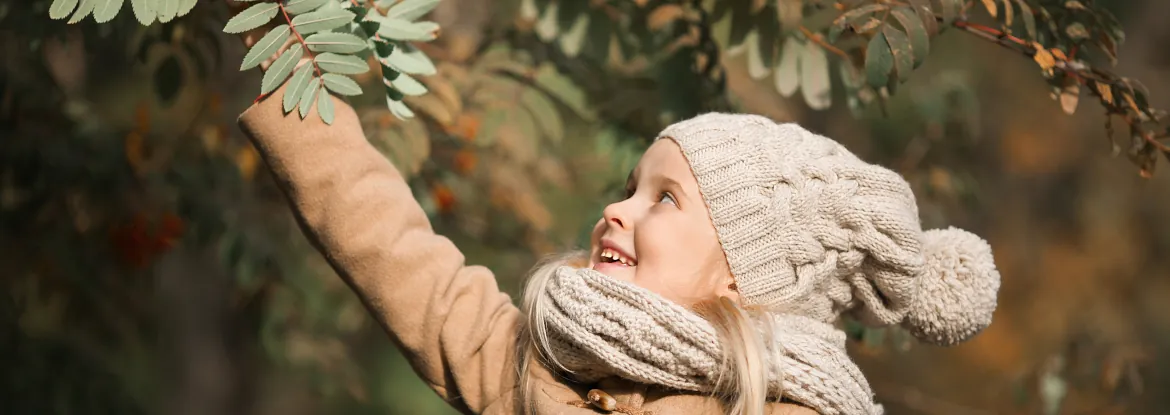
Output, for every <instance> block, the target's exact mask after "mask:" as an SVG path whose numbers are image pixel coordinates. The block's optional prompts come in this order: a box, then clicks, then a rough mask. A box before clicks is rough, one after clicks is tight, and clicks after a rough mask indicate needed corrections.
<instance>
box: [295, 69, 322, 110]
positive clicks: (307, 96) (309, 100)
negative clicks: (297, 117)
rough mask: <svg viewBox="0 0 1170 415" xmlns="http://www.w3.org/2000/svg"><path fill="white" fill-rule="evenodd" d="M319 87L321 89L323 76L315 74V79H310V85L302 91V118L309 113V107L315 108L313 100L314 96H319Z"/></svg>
mask: <svg viewBox="0 0 1170 415" xmlns="http://www.w3.org/2000/svg"><path fill="white" fill-rule="evenodd" d="M318 89H321V78H318V77H315V76H314V77H313V79H312V80H311V81H309V85H308V86H306V87H305V90H304V91H303V92H301V105H300V110H301V119H302V120H303V119H305V117H307V116H308V115H309V109H311V108H313V101H314V98H316V97H317V96H316V95H315V94H316V93H317V90H318Z"/></svg>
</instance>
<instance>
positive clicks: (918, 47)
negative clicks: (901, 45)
mask: <svg viewBox="0 0 1170 415" xmlns="http://www.w3.org/2000/svg"><path fill="white" fill-rule="evenodd" d="M893 14H894V18H895V19H898V23H899V24H901V25H902V28H903V29H906V33H907V34H908V35H909V36H910V44H911V45H912V49H913V51H912V55H913V57H914V67H915V68H917V67H919V66H921V65H922V62H923V61H925V60H926V55H928V54H930V35H928V34H927V33H926V28H925V27H923V26H922V21H921V20H918V16H917V15H915V14H914V11H913V10H911V9H910V8H907V7H898V8H895V9H894V11H893Z"/></svg>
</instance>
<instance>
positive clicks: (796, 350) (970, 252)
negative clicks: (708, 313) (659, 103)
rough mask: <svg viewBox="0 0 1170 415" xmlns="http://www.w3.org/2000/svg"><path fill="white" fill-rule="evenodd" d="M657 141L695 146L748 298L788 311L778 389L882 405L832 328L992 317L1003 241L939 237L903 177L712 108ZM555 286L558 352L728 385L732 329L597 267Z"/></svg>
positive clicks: (954, 331) (673, 380) (580, 363)
mask: <svg viewBox="0 0 1170 415" xmlns="http://www.w3.org/2000/svg"><path fill="white" fill-rule="evenodd" d="M658 139H673V140H675V141H677V142H678V144H679V146H680V147H681V148H682V151H683V154H684V156H685V157H686V159H687V161H688V162H689V164H690V166H691V169H692V172H693V173H694V174H695V178H696V179H697V180H698V183H699V189H700V191H701V193H702V196H703V200H704V201H705V202H706V204H707V209H708V212H709V213H710V215H711V220H712V223H713V224H714V226H715V230H716V232H717V234H718V237H719V241H720V243H721V245H722V248H723V251H724V253H725V254H726V258H727V262H728V265H729V266H730V268H731V272H732V274H733V276H734V278H735V280H736V284H737V285H738V289H739V293H740V295H741V297H742V301H743V302H744V303H745V304H746V305H758V306H764V307H765V308H767V309H770V310H775V311H774V312H773V314H772V315H771V318H772V319H771V321H770V322H768V323H767V324H772V325H773V329H774V336H775V338H772V339H767V340H769V341H768V343H770V344H771V345H772V347H773V350H772V352H773V353H772V358H771V360H770V361H769V362H768V367H767V368H765V369H766V370H767V371H768V373H769V375H770V377H769V379H771V381H772V383H771V385H772V388H771V389H772V392H773V394H775V393H777V392H779V391H780V390H781V386H783V393H784V396H785V397H787V398H790V399H792V400H795V401H797V402H800V403H802V404H805V405H807V406H809V407H811V408H813V409H816V410H818V411H819V412H821V413H823V414H878V413H881V407H880V406H878V405H876V404H874V403H873V396H872V392H871V391H870V388H869V385H868V383H867V382H866V380H865V378H864V377H863V376H862V374H861V372H860V371H859V370H858V369H857V367H856V366H855V365H854V364H853V362H852V361H851V360H850V359H849V356H848V355H847V354H846V353H845V344H844V343H845V336H844V333H842V332H841V331H840V330H839V329H837V328H835V326H833V324H834V323H835V322H836V321H837V319H838V317H839V316H840V314H841V313H846V312H848V313H853V314H855V315H857V316H858V317H860V318H861V320H862V321H863V322H865V323H868V324H871V325H892V324H902V325H903V326H905V327H907V328H908V329H909V330H910V331H911V332H913V333H914V334H915V335H916V336H918V337H919V338H920V339H922V340H925V341H929V342H932V343H936V344H940V345H952V344H956V343H958V342H961V341H964V340H966V339H968V338H970V337H971V336H973V335H975V334H976V333H978V332H979V331H980V330H982V329H983V328H985V327H987V325H988V324H990V323H991V317H992V314H993V313H994V311H995V307H996V295H997V292H998V290H999V284H1000V282H999V273H998V271H997V270H996V268H995V264H994V261H993V258H992V254H991V247H990V246H989V245H988V244H987V242H986V241H984V240H983V239H981V238H979V237H978V236H975V235H973V234H971V233H968V232H965V231H962V230H959V229H955V228H949V229H944V230H930V231H925V232H924V231H923V230H922V229H921V225H920V224H919V221H918V208H917V204H916V202H915V197H914V194H913V193H912V192H911V190H910V186H909V185H908V184H907V183H906V181H905V180H903V179H902V177H901V176H899V175H898V174H896V173H894V172H892V171H890V170H887V169H885V168H882V167H880V166H876V165H872V164H868V163H865V162H863V161H861V160H859V159H858V158H857V157H855V156H854V155H853V154H851V153H850V152H849V151H847V150H846V149H845V148H843V147H842V146H841V145H840V144H838V143H836V142H834V141H832V140H830V139H828V138H825V137H822V136H819V135H816V134H813V133H811V132H809V131H807V130H805V129H803V128H801V127H799V126H797V125H795V124H776V123H774V122H772V121H770V120H768V119H766V118H764V117H759V116H754V115H732V114H706V115H701V116H698V117H695V118H692V119H690V120H687V121H683V122H679V123H676V124H674V125H672V126H670V127H668V128H667V129H666V130H664V131H663V132H662V133H661V134H660V136H659V137H658ZM544 295H546V296H547V298H546V299H547V300H548V301H546V302H547V303H550V304H552V305H550V306H549V307H550V310H548V312H547V313H544V315H547V318H548V320H547V321H545V322H544V324H543V326H544V327H545V328H546V329H547V330H548V335H549V337H550V341H551V342H552V345H551V346H552V347H551V350H550V353H551V354H552V357H554V358H556V359H557V360H559V362H560V363H561V364H563V365H565V367H566V368H568V369H571V370H573V371H574V372H576V375H577V376H578V377H579V378H581V379H582V380H590V379H598V378H601V377H604V376H609V375H618V376H621V377H625V378H628V379H632V380H635V381H639V382H644V383H650V384H657V385H664V386H668V387H673V388H678V389H683V390H692V391H700V392H709V391H710V390H711V389H712V387H713V386H714V379H715V377H717V376H718V374H717V373H714V372H713V371H714V370H716V369H717V368H718V364H717V362H719V361H720V358H721V352H720V348H719V344H718V338H717V336H716V334H715V331H714V329H713V328H712V327H711V325H710V323H708V322H706V321H705V320H703V319H702V318H700V317H699V316H697V315H695V314H693V313H691V312H690V311H688V310H687V309H685V308H683V307H681V306H679V305H677V304H673V303H671V302H669V301H667V300H665V299H663V298H661V297H659V296H657V295H655V294H653V293H651V292H648V291H646V290H643V289H641V288H638V287H636V286H633V285H631V284H626V283H621V282H619V281H616V280H613V279H611V278H608V277H606V276H604V275H602V274H599V273H597V272H594V271H591V270H573V269H570V268H565V269H561V270H558V272H557V273H556V274H555V276H554V278H553V280H552V281H551V282H550V284H549V285H548V286H547V289H546V291H545V293H544ZM781 313H783V314H781ZM780 379H783V385H781V383H780Z"/></svg>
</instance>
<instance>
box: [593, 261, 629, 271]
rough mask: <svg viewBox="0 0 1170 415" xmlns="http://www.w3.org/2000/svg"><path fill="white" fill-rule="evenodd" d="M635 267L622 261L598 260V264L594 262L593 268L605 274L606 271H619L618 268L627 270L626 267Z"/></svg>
mask: <svg viewBox="0 0 1170 415" xmlns="http://www.w3.org/2000/svg"><path fill="white" fill-rule="evenodd" d="M633 268H634V267H631V266H629V265H626V264H623V263H621V262H598V263H596V264H593V270H594V271H597V272H600V273H603V274H604V273H605V272H606V271H617V270H626V269H633Z"/></svg>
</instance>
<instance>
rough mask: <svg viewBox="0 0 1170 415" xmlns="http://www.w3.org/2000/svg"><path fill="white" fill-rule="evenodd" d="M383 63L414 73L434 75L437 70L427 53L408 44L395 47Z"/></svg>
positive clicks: (395, 68)
mask: <svg viewBox="0 0 1170 415" xmlns="http://www.w3.org/2000/svg"><path fill="white" fill-rule="evenodd" d="M408 48H409V49H408ZM382 63H384V64H386V66H389V67H391V68H394V70H396V71H398V72H405V73H408V74H413V75H434V74H435V73H436V72H437V70H436V68H435V64H434V62H431V59H430V58H429V57H427V55H426V54H425V53H423V52H422V51H420V50H418V49H416V48H414V47H413V46H409V45H408V44H407V45H402V47H398V48H394V50H393V51H392V52H390V56H389V57H386V58H385V59H382Z"/></svg>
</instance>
